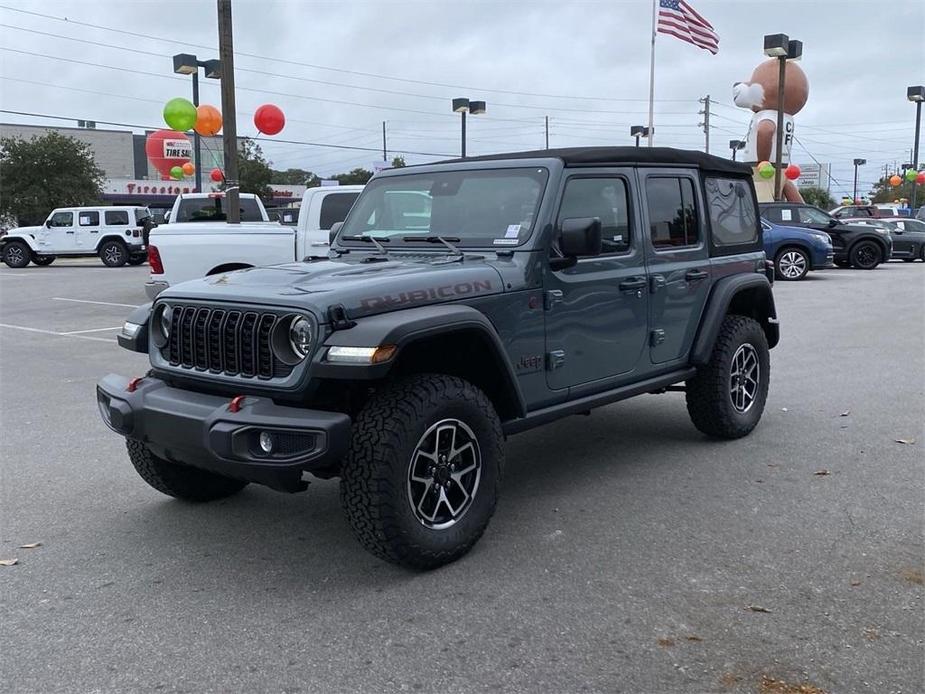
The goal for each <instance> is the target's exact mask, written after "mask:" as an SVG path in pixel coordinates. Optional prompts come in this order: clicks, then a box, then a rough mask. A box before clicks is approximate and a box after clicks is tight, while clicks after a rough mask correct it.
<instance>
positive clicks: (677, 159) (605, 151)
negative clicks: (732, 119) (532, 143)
mask: <svg viewBox="0 0 925 694" xmlns="http://www.w3.org/2000/svg"><path fill="white" fill-rule="evenodd" d="M549 158H553V159H561V160H562V161H563V162H564V163H565V165H566V166H581V165H586V164H602V165H606V164H612V165H624V164H644V165H648V166H658V165H667V166H670V165H672V164H675V165H678V164H680V165H683V166H696V167H697V168H699V169H702V170H704V171H711V172H714V173H724V174H734V175H738V176H751V175H752V169H751V167H750V166H747V165H746V164H742V163H739V162H734V161H730V160H729V159H722V158H721V157H714V156H713V155H712V154H705V153H703V152H696V151H693V150H689V149H674V148H673V147H565V148H562V149H537V150H532V151H529V152H507V153H504V154H486V155H483V156H480V157H466V158H465V159H451V160H448V161H446V162H440V163H450V162H464V161H465V162H471V161H497V160H499V159H503V160H510V159H549Z"/></svg>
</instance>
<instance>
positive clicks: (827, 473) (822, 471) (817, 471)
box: [813, 470, 832, 475]
mask: <svg viewBox="0 0 925 694" xmlns="http://www.w3.org/2000/svg"><path fill="white" fill-rule="evenodd" d="M813 474H814V475H831V474H832V473H831V472H829V471H828V470H816V471H815V472H814V473H813Z"/></svg>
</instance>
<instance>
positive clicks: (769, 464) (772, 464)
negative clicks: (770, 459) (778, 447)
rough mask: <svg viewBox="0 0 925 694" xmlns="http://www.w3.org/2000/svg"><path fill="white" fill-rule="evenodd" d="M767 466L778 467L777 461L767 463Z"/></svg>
mask: <svg viewBox="0 0 925 694" xmlns="http://www.w3.org/2000/svg"><path fill="white" fill-rule="evenodd" d="M768 467H780V465H779V464H778V463H768Z"/></svg>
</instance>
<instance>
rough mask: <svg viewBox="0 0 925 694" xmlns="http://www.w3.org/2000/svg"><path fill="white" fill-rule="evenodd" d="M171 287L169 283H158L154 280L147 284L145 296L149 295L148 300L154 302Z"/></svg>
mask: <svg viewBox="0 0 925 694" xmlns="http://www.w3.org/2000/svg"><path fill="white" fill-rule="evenodd" d="M169 286H170V284H169V283H167V282H156V281H154V280H150V281H148V282H145V294H147V295H148V298H149V299H151V301H154V300H155V299H156V298H157V295H158V294H160V293H161V292H162V291H164V290H165V289H167V287H169Z"/></svg>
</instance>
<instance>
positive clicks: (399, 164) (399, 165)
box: [392, 154, 407, 169]
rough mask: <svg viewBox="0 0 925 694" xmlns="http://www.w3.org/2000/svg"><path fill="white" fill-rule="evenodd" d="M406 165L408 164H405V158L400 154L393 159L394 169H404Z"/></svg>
mask: <svg viewBox="0 0 925 694" xmlns="http://www.w3.org/2000/svg"><path fill="white" fill-rule="evenodd" d="M406 166H407V164H405V158H404V157H403V156H402V155H400V154H399V155H398V156H397V157H395V158H394V159H393V160H392V168H393V169H403V168H404V167H406Z"/></svg>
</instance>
